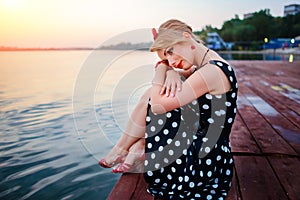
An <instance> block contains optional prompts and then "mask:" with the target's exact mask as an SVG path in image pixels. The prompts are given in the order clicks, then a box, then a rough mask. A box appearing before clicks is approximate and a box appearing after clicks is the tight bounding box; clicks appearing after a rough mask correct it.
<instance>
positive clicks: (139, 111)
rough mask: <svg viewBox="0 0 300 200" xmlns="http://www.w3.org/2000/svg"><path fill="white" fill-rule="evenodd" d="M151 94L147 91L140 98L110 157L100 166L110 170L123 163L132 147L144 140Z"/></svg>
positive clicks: (109, 154) (103, 160) (100, 162)
mask: <svg viewBox="0 0 300 200" xmlns="http://www.w3.org/2000/svg"><path fill="white" fill-rule="evenodd" d="M150 92H151V91H150V89H148V90H146V92H145V93H144V94H143V96H142V97H141V98H140V101H139V102H138V104H137V105H136V107H135V108H134V110H133V112H132V114H131V116H130V118H129V121H128V122H127V125H126V128H125V131H124V133H123V134H122V135H121V137H120V139H119V140H118V142H117V144H116V145H115V146H114V147H113V148H112V150H111V151H110V152H109V153H108V155H107V156H106V157H105V158H104V159H102V160H100V161H99V164H100V166H102V167H106V168H108V167H112V166H114V165H115V164H118V163H120V162H123V161H124V160H125V157H126V155H127V153H128V151H129V150H130V147H131V146H132V145H133V144H134V143H135V142H137V141H138V140H139V139H141V138H144V135H145V128H146V115H147V107H148V100H149V97H150Z"/></svg>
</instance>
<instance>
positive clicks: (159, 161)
mask: <svg viewBox="0 0 300 200" xmlns="http://www.w3.org/2000/svg"><path fill="white" fill-rule="evenodd" d="M150 51H152V52H156V53H157V54H158V56H159V57H160V59H161V60H163V61H164V62H160V63H158V64H157V66H156V71H155V75H154V78H153V83H152V87H151V90H149V91H148V92H146V94H145V96H144V97H145V98H144V101H141V105H142V106H141V110H140V111H141V112H142V114H140V116H145V118H142V119H141V118H139V119H135V120H137V121H132V123H134V124H136V125H137V127H140V131H135V130H136V129H135V130H134V131H135V132H132V133H136V135H135V137H133V136H127V135H124V136H122V137H124V138H122V137H121V141H120V143H118V145H119V147H120V146H122V145H123V147H124V148H123V147H121V149H123V150H126V148H127V149H128V147H130V146H132V145H133V144H134V143H135V142H136V141H137V140H138V138H142V137H143V131H144V130H145V129H146V131H145V132H146V133H145V161H144V178H145V180H146V182H147V183H148V187H147V191H148V192H149V193H150V194H151V195H153V196H154V197H155V198H157V199H225V198H226V196H227V194H228V191H229V189H230V186H231V179H232V175H233V173H232V172H233V157H232V155H231V150H230V141H229V136H230V132H231V127H232V124H233V122H234V119H235V115H236V101H237V92H238V87H237V80H236V77H235V74H234V71H233V68H232V67H231V66H230V65H229V64H228V63H227V62H226V61H225V60H224V59H223V58H221V57H220V56H219V55H218V54H217V53H216V52H214V51H212V50H209V49H208V48H207V47H206V46H205V45H203V43H201V41H199V40H198V39H197V38H196V37H195V36H194V35H193V32H192V29H191V27H190V26H188V25H187V24H186V23H184V22H181V21H179V20H168V21H166V22H165V23H163V24H162V25H161V26H160V27H159V29H158V32H157V33H155V40H154V42H153V44H152V46H151V48H150ZM170 67H172V68H177V69H178V68H179V69H182V70H185V71H186V72H189V73H186V74H185V75H186V77H187V78H186V80H185V81H184V82H183V83H182V86H181V90H180V91H177V92H176V95H174V97H173V98H170V97H167V96H166V95H162V94H161V91H162V90H164V84H165V80H166V77H167V75H166V74H167V73H168V72H169V71H172V70H169V68H170ZM148 97H150V98H149V99H148ZM146 102H147V103H146ZM137 115H139V114H138V113H137ZM144 120H145V121H144ZM133 138H134V139H133ZM121 157H122V156H121Z"/></svg>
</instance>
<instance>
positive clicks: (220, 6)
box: [0, 0, 295, 47]
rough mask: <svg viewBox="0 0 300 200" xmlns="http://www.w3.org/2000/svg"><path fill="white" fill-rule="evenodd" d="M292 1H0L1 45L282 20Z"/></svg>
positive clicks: (74, 42) (75, 42)
mask: <svg viewBox="0 0 300 200" xmlns="http://www.w3.org/2000/svg"><path fill="white" fill-rule="evenodd" d="M292 3H295V2H294V1H293V0H276V1H274V0H260V1H253V0H243V1H240V0H228V1H224V0H210V1H199V0H188V1H174V0H164V1H161V0H151V1H150V0H105V1H104V0H0V33H1V37H0V46H18V47H65V46H67V47H72V46H88V47H95V46H98V45H100V44H101V43H102V42H104V41H105V40H107V39H109V38H111V37H113V36H115V35H117V34H120V33H123V32H127V31H132V30H135V29H143V28H152V27H158V26H159V25H160V24H161V23H162V22H164V21H166V20H167V19H171V18H177V19H180V20H182V21H185V22H187V23H188V24H189V25H191V26H192V27H193V28H194V30H201V29H202V28H203V27H204V26H205V25H212V26H213V27H218V28H221V26H222V24H223V22H224V21H226V20H230V19H232V18H234V17H235V15H236V14H237V15H239V17H240V18H241V19H242V18H243V14H245V13H249V12H255V11H259V10H261V9H266V8H270V9H271V14H272V15H273V16H282V15H283V7H284V5H289V4H292Z"/></svg>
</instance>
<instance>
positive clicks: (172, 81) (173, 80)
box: [160, 68, 182, 97]
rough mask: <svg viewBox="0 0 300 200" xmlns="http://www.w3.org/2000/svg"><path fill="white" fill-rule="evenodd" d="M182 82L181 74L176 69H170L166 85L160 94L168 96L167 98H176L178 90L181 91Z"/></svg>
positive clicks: (167, 73)
mask: <svg viewBox="0 0 300 200" xmlns="http://www.w3.org/2000/svg"><path fill="white" fill-rule="evenodd" d="M181 87H182V82H181V79H180V74H179V73H178V72H177V71H175V70H174V69H172V68H171V69H169V70H167V72H166V79H165V83H164V85H163V87H162V89H161V91H160V94H166V96H167V97H169V96H171V97H174V96H175V95H176V90H177V91H181Z"/></svg>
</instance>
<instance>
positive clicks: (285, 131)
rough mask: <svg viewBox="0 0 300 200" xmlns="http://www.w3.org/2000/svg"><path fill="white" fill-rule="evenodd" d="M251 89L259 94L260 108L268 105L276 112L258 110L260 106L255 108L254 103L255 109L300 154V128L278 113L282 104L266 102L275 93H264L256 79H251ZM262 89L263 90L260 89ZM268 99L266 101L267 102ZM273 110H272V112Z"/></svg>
mask: <svg viewBox="0 0 300 200" xmlns="http://www.w3.org/2000/svg"><path fill="white" fill-rule="evenodd" d="M250 87H251V90H252V91H255V93H256V94H259V95H261V99H260V101H261V102H259V103H260V104H262V105H261V106H260V107H263V108H262V109H268V107H270V108H272V109H274V111H276V112H275V113H277V114H276V115H274V114H275V113H271V114H269V113H268V112H267V114H265V113H264V112H265V111H263V112H262V109H261V110H260V108H257V107H256V105H255V104H254V103H253V104H254V107H256V109H257V110H258V111H259V112H260V113H261V114H262V115H264V116H263V117H264V118H265V120H266V121H268V123H269V124H271V126H272V127H273V128H274V129H275V130H276V131H277V132H278V133H279V134H280V135H281V136H282V137H283V138H284V139H285V140H286V141H287V142H288V143H289V144H290V145H291V146H292V147H293V148H294V149H295V150H296V151H297V152H298V155H300V129H299V128H298V127H297V126H295V125H294V124H293V123H291V121H290V120H288V119H287V118H286V117H284V116H283V115H282V114H281V113H279V111H282V110H281V109H279V108H278V107H280V108H282V106H280V105H278V104H275V105H276V106H277V107H275V108H276V109H275V108H274V107H272V106H271V104H268V102H270V101H271V99H272V98H274V96H275V94H273V96H271V98H270V97H269V96H268V95H264V93H263V92H266V91H268V90H267V89H266V88H263V89H261V88H260V87H261V86H260V84H259V83H258V81H255V80H254V81H253V80H252V81H251V86H250ZM261 90H263V92H262V91H261ZM267 101H268V102H267ZM279 103H281V104H282V105H284V99H282V98H281V102H279ZM274 111H273V112H274Z"/></svg>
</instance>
